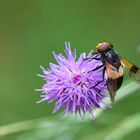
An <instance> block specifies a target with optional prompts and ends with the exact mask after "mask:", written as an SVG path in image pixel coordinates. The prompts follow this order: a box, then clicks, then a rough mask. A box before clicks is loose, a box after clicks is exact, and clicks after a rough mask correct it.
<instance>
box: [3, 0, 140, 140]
mask: <svg viewBox="0 0 140 140" xmlns="http://www.w3.org/2000/svg"><path fill="white" fill-rule="evenodd" d="M139 5H140V1H139V0H133V1H131V0H117V1H113V0H98V1H97V0H70V1H68V0H5V1H4V0H1V1H0V131H1V132H0V140H48V139H50V140H77V139H80V140H85V139H87V140H93V139H94V140H96V139H98V140H102V139H105V137H106V136H107V135H109V134H110V132H111V131H112V130H115V129H116V128H119V127H122V126H121V125H120V124H121V122H124V121H126V120H127V119H128V118H131V116H134V115H135V114H138V113H139V112H140V107H139V105H140V90H138V91H137V92H135V93H133V94H131V95H130V96H128V97H126V98H125V99H123V100H121V101H119V102H118V103H116V104H114V105H113V109H107V110H105V111H104V112H103V113H102V115H100V116H99V117H98V118H97V119H96V120H95V121H91V120H88V121H87V120H86V121H82V122H81V121H79V120H78V121H77V120H74V121H72V122H71V119H64V120H60V116H61V112H62V110H61V111H60V114H59V113H57V114H55V115H52V113H51V111H52V109H53V106H54V104H53V103H52V104H48V103H47V102H44V103H41V104H36V102H37V101H38V100H39V99H40V93H38V92H35V91H34V89H35V88H40V87H41V86H42V84H43V83H44V81H43V80H42V79H41V78H39V77H37V76H36V74H37V73H41V70H40V68H39V66H40V65H42V66H44V67H46V68H47V67H48V63H49V62H55V61H54V58H53V56H52V51H55V52H56V53H60V52H64V42H65V41H70V42H71V45H72V49H74V48H76V49H77V52H78V55H79V54H80V53H81V52H86V53H88V52H89V51H90V50H92V49H94V48H95V45H96V44H97V43H98V42H100V41H103V40H106V41H109V42H111V43H112V44H113V45H114V48H115V50H116V51H117V52H118V53H119V54H120V55H122V56H124V57H126V58H127V59H129V60H131V61H132V62H135V63H136V64H137V65H139V66H140V6H139ZM127 78H128V77H127V76H126V79H125V80H126V81H127ZM126 83H127V82H126ZM123 86H124V84H123ZM130 88H131V87H130ZM128 90H129V89H128ZM122 94H123V93H122ZM68 118H70V116H68ZM137 118H138V119H139V117H137ZM24 122H25V124H28V122H29V124H28V125H29V126H28V125H27V126H25V124H24ZM139 122H140V121H138V122H137V123H136V124H137V125H139V127H137V129H135V131H133V133H129V132H128V134H127V135H125V137H123V139H124V140H132V139H140V133H139V131H140V124H139ZM15 128H17V131H13V132H12V130H13V129H15ZM124 130H125V128H124ZM5 131H7V132H9V133H4V132H5ZM115 139H116V140H117V139H119V136H118V135H117V136H116V138H115Z"/></svg>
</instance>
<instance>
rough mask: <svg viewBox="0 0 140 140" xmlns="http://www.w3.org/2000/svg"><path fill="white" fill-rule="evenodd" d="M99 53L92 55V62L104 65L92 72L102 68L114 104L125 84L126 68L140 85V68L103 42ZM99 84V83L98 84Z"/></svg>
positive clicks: (98, 46) (98, 47)
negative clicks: (118, 91) (117, 94)
mask: <svg viewBox="0 0 140 140" xmlns="http://www.w3.org/2000/svg"><path fill="white" fill-rule="evenodd" d="M96 49H97V52H96V53H92V57H91V58H86V59H90V60H93V59H94V60H99V61H101V62H102V65H101V66H99V67H97V68H95V69H93V70H92V71H95V70H98V69H101V68H102V71H103V80H104V79H105V78H106V79H107V83H106V84H107V89H108V91H109V94H110V98H111V101H112V103H113V102H114V100H115V95H116V91H117V90H118V89H119V88H120V87H121V85H122V82H123V75H124V68H126V69H127V70H128V73H129V76H130V77H132V78H133V79H134V80H135V81H137V82H139V83H140V68H138V67H137V66H136V65H135V64H133V63H131V62H130V61H128V60H126V59H125V58H124V57H122V56H119V55H118V54H117V53H116V52H115V51H114V50H113V45H112V44H111V43H107V42H101V43H99V44H98V45H97V46H96ZM97 84H99V83H97Z"/></svg>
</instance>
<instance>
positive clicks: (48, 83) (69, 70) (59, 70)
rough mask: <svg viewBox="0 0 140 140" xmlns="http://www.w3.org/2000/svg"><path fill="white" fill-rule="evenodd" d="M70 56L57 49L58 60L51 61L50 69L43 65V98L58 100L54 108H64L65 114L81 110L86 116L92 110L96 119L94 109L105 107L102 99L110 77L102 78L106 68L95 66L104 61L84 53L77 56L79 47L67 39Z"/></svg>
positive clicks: (82, 114)
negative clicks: (75, 48)
mask: <svg viewBox="0 0 140 140" xmlns="http://www.w3.org/2000/svg"><path fill="white" fill-rule="evenodd" d="M65 46H66V49H65V53H66V57H65V56H63V55H62V54H58V55H56V54H55V53H53V55H54V57H55V59H56V61H57V63H58V64H53V63H50V64H49V66H50V69H48V70H46V69H45V68H43V67H42V66H41V69H42V71H43V74H44V75H40V74H38V76H41V77H43V79H44V80H45V84H44V85H43V87H42V88H41V89H38V90H37V91H41V92H42V94H43V95H41V98H42V99H41V100H40V101H38V103H40V102H42V101H45V100H47V101H49V103H50V102H52V101H54V100H55V101H56V103H55V108H54V111H53V112H57V111H58V110H59V109H60V108H61V107H63V108H64V117H65V116H66V115H67V114H68V113H75V114H79V115H80V117H81V118H82V119H83V118H84V115H85V113H86V112H89V114H90V116H91V118H92V119H94V115H93V113H92V110H93V109H96V108H101V106H100V103H101V102H102V103H104V102H103V101H102V100H103V99H104V98H105V97H106V92H107V87H106V80H102V79H103V78H102V68H101V69H99V70H95V71H93V70H94V69H96V68H97V67H99V66H100V65H102V63H101V62H100V61H97V60H94V59H93V60H92V61H87V60H84V58H87V57H89V58H91V57H92V55H91V53H90V54H88V56H86V55H85V53H82V54H81V55H80V57H79V59H78V60H76V50H74V52H72V51H71V48H70V43H69V42H66V45H65Z"/></svg>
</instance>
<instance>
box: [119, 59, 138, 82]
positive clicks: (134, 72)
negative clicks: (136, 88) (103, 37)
mask: <svg viewBox="0 0 140 140" xmlns="http://www.w3.org/2000/svg"><path fill="white" fill-rule="evenodd" d="M120 61H121V63H122V64H123V65H124V67H125V68H126V69H127V70H128V73H129V76H130V77H131V78H132V79H134V80H135V81H137V82H138V83H140V68H139V67H137V66H136V65H135V64H133V63H131V62H130V61H128V60H126V59H125V58H124V57H121V56H120Z"/></svg>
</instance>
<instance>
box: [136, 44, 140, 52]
mask: <svg viewBox="0 0 140 140" xmlns="http://www.w3.org/2000/svg"><path fill="white" fill-rule="evenodd" d="M137 52H138V53H140V45H138V46H137Z"/></svg>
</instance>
